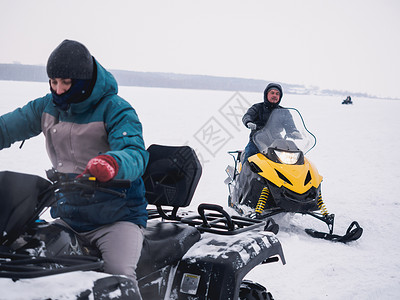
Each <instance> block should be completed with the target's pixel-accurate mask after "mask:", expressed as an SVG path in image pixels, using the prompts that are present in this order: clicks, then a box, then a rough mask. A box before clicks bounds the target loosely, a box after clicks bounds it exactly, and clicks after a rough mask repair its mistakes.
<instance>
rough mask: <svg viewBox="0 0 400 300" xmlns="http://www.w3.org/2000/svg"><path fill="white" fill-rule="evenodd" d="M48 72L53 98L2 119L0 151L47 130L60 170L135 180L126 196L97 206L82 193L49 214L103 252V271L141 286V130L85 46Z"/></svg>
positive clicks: (71, 48) (58, 53) (62, 52)
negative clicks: (138, 280) (138, 281)
mask: <svg viewBox="0 0 400 300" xmlns="http://www.w3.org/2000/svg"><path fill="white" fill-rule="evenodd" d="M47 74H48V76H49V78H50V80H49V83H50V91H51V93H49V94H47V95H46V96H44V97H42V98H38V99H36V100H33V101H31V102H29V103H28V104H26V105H25V106H24V107H22V108H18V109H16V110H15V111H13V112H11V113H8V114H5V115H3V116H1V117H0V149H3V148H7V147H10V145H11V144H12V143H14V142H16V141H22V140H25V139H29V138H31V137H34V136H37V135H39V134H40V133H42V132H43V134H44V135H45V137H46V148H47V152H48V155H49V157H50V160H51V162H52V164H53V167H54V168H55V169H56V170H57V171H58V172H61V173H71V174H76V175H79V174H81V175H83V174H90V175H92V176H95V177H96V178H97V180H99V181H103V182H105V181H109V180H111V179H113V178H115V179H127V180H130V181H131V183H132V184H131V188H130V190H129V191H126V194H127V196H126V198H120V197H118V196H110V195H109V194H107V195H105V194H102V193H97V194H96V197H97V198H96V201H88V200H87V199H83V198H82V197H80V195H78V194H68V195H58V196H57V197H58V198H57V200H58V202H57V206H56V207H54V208H52V210H51V214H52V216H53V217H54V218H57V217H59V218H60V219H61V221H60V222H62V223H63V224H64V225H65V223H66V225H67V226H69V227H70V228H72V229H73V230H74V231H75V232H77V233H78V234H80V235H81V236H82V237H83V238H86V239H87V240H88V241H89V242H90V243H92V244H94V245H96V246H97V247H98V248H99V250H100V251H101V252H102V255H103V260H104V263H105V264H104V269H105V272H108V273H113V274H124V275H127V276H129V277H130V278H131V279H132V280H134V281H135V280H136V275H135V269H136V264H137V261H138V259H139V255H140V251H141V247H142V241H143V233H142V229H141V228H143V227H145V226H146V221H147V212H146V206H147V202H146V199H145V197H144V192H145V190H144V185H143V181H142V179H141V176H142V175H143V173H144V170H145V168H146V165H147V162H148V152H147V151H146V150H145V146H144V141H143V136H142V125H141V123H140V121H139V119H138V116H137V114H136V112H135V110H134V109H133V108H132V106H131V105H130V104H129V103H128V102H126V101H125V100H123V99H122V98H120V97H119V96H118V95H117V92H118V86H117V82H116V80H115V79H114V77H113V76H112V75H111V74H110V73H109V72H107V71H106V70H105V69H104V68H103V67H102V66H101V65H100V64H99V63H98V62H97V61H96V60H95V59H94V57H92V55H91V54H90V52H89V51H88V50H87V48H86V47H85V46H84V45H82V44H81V43H79V42H76V41H71V40H65V41H63V42H62V43H61V44H60V45H59V46H58V47H57V48H56V49H55V50H54V51H53V52H52V53H51V55H50V57H49V60H48V63H47ZM81 175H80V176H81ZM128 237H129V238H128Z"/></svg>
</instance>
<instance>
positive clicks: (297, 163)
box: [225, 108, 363, 243]
mask: <svg viewBox="0 0 400 300" xmlns="http://www.w3.org/2000/svg"><path fill="white" fill-rule="evenodd" d="M285 124H291V125H292V126H286V125H285ZM293 125H294V126H295V130H294V131H293V132H295V134H294V133H293V132H286V130H285V128H293ZM252 138H253V142H254V144H255V145H256V146H257V148H258V150H259V153H257V154H255V155H252V156H250V157H249V158H248V159H247V160H246V161H242V160H243V156H244V155H243V154H244V153H243V151H231V152H228V153H229V154H230V155H231V156H232V157H233V158H234V166H228V167H227V169H226V172H227V174H228V178H227V179H226V180H225V183H226V184H227V185H228V189H229V196H228V205H229V206H230V207H232V208H233V209H234V210H235V211H236V212H237V213H238V214H239V215H241V216H245V217H249V218H254V219H260V220H263V219H267V218H270V217H272V216H274V215H277V214H280V213H300V214H305V215H310V216H312V217H314V218H317V219H318V220H320V221H322V222H324V223H325V224H326V225H327V226H328V230H329V232H327V233H324V232H319V231H316V230H313V229H306V232H307V233H308V234H309V235H311V236H313V237H316V238H323V239H327V240H332V241H339V242H344V243H346V242H349V241H353V240H356V239H358V238H359V237H360V236H361V234H362V231H363V229H362V228H361V227H360V226H359V224H358V222H356V221H355V222H352V224H351V225H350V226H349V227H348V230H347V232H346V234H345V235H343V236H340V235H336V234H334V233H333V227H334V218H335V215H334V214H329V213H328V210H327V208H326V206H325V203H324V201H323V199H322V193H321V182H322V179H323V177H322V176H321V175H320V174H319V172H318V170H317V168H316V167H315V166H314V165H313V164H312V163H311V161H309V160H308V159H307V158H306V157H305V155H306V154H307V153H308V152H309V151H310V150H311V149H312V148H314V146H315V145H316V137H315V136H314V135H313V134H312V133H311V132H310V131H308V129H307V128H306V126H305V124H304V121H303V118H302V116H301V114H300V112H299V111H298V110H296V109H293V108H280V109H275V110H273V112H272V113H271V115H270V117H269V119H268V121H267V123H266V125H265V126H264V127H263V128H262V129H260V130H259V131H257V132H256V133H255V134H254V135H253V137H252Z"/></svg>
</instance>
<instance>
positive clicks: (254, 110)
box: [242, 83, 300, 162]
mask: <svg viewBox="0 0 400 300" xmlns="http://www.w3.org/2000/svg"><path fill="white" fill-rule="evenodd" d="M282 96H283V91H282V87H281V85H280V84H278V83H270V84H268V86H267V87H266V89H265V90H264V102H260V103H256V104H254V105H253V106H251V107H250V108H249V109H248V110H247V112H246V113H245V115H244V116H243V118H242V122H243V124H244V125H245V126H246V127H247V128H248V129H251V132H250V140H249V143H248V144H247V146H246V148H245V150H244V151H245V154H244V158H243V162H246V160H247V159H248V158H249V157H250V156H252V155H254V154H256V153H258V152H259V150H258V148H257V146H256V145H255V144H254V142H253V135H254V133H256V131H257V130H260V129H262V128H263V127H264V126H265V124H267V121H268V119H269V117H270V115H271V113H272V111H273V110H274V109H276V108H283V107H282V106H280V105H279V103H280V102H281V99H282ZM291 127H292V128H294V129H295V127H294V124H293V123H292V126H291ZM291 131H293V130H291ZM292 135H294V136H297V137H300V133H299V132H298V131H296V130H295V131H293V132H292Z"/></svg>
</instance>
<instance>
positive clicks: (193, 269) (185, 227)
mask: <svg viewBox="0 0 400 300" xmlns="http://www.w3.org/2000/svg"><path fill="white" fill-rule="evenodd" d="M148 151H149V153H150V161H149V164H148V167H147V169H146V172H145V174H144V176H143V180H144V183H145V186H146V198H147V200H148V202H149V207H148V216H149V220H148V225H147V228H146V229H145V239H144V244H143V250H142V253H141V257H140V260H139V263H138V266H137V270H136V273H137V279H138V286H135V285H134V284H133V282H132V281H131V280H129V279H128V278H126V277H124V276H117V275H110V274H104V276H103V277H102V278H100V279H97V280H94V281H93V284H91V285H90V286H87V288H85V289H84V290H82V291H80V292H79V293H78V294H76V295H73V297H74V298H76V299H93V298H94V299H139V298H138V297H139V296H138V289H139V290H140V294H141V296H142V297H143V299H145V300H146V299H150V300H157V299H213V300H217V299H221V300H226V299H273V298H272V295H271V293H270V292H268V291H267V290H266V288H265V287H263V286H262V285H260V284H258V283H255V282H251V281H248V280H245V279H244V277H245V275H246V274H247V273H248V272H249V271H250V270H252V269H253V268H255V267H256V266H259V265H262V264H266V263H270V262H276V261H279V260H281V262H282V263H283V264H285V258H284V255H283V251H282V247H281V244H280V242H279V240H278V239H277V238H276V236H275V233H276V229H277V227H276V224H275V223H274V221H273V220H272V219H270V220H259V219H251V218H247V217H242V216H230V215H229V214H228V213H227V212H226V211H225V210H224V209H223V208H222V207H221V206H218V205H215V204H207V203H203V204H201V205H199V206H198V209H197V212H193V211H190V210H186V209H188V208H187V207H188V206H189V204H190V202H191V199H192V197H193V194H194V192H195V189H196V186H197V184H198V182H199V179H200V176H201V172H202V170H201V165H200V163H199V160H198V158H197V156H196V154H195V152H194V151H193V149H192V148H190V147H188V146H183V147H171V146H161V145H152V146H150V147H149V149H148ZM47 177H48V180H47V179H44V178H42V177H40V176H36V175H31V174H23V173H16V172H10V171H3V172H0V184H1V189H0V199H1V201H0V206H1V207H0V230H1V232H3V233H4V234H3V236H2V237H0V242H1V243H0V245H1V246H0V250H1V251H0V277H3V279H1V278H0V280H6V279H4V278H10V279H12V280H10V281H9V287H10V289H12V288H13V285H15V281H20V280H25V281H26V279H28V278H29V279H31V280H30V281H29V280H28V281H26V282H25V284H26V285H25V286H26V288H29V284H35V282H34V279H35V278H38V277H43V276H48V278H49V281H51V280H52V276H54V275H55V274H58V275H66V274H64V273H71V272H78V271H91V272H96V274H97V272H99V273H101V272H102V266H103V262H102V260H101V256H100V255H99V253H98V252H97V251H96V249H93V248H92V247H91V246H90V245H86V244H85V243H83V241H81V240H80V239H79V238H78V237H77V236H76V235H75V234H74V232H73V231H71V230H69V229H67V228H65V227H63V226H60V224H58V223H57V222H56V221H53V220H51V221H46V220H43V219H42V218H41V212H43V211H44V210H45V209H46V208H48V207H50V206H52V205H53V204H54V203H55V200H54V195H55V193H68V192H71V191H80V192H81V193H82V195H85V196H88V197H90V195H93V193H96V192H97V191H102V192H110V193H115V192H116V191H115V189H112V190H111V189H110V187H118V188H120V191H121V193H120V195H121V197H124V188H126V187H128V186H129V184H130V182H129V181H123V180H113V181H111V182H107V183H100V182H98V181H97V180H96V179H95V178H93V177H89V176H83V177H80V178H76V177H75V176H70V174H62V173H58V172H56V171H55V170H49V171H48V172H47ZM274 232H275V233H274ZM32 278H33V279H32ZM61 295H62V294H61ZM64 296H65V295H64ZM64 296H63V297H64ZM68 296H71V295H68ZM35 298H40V296H39V295H35Z"/></svg>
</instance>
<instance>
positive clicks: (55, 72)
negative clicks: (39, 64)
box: [47, 40, 93, 79]
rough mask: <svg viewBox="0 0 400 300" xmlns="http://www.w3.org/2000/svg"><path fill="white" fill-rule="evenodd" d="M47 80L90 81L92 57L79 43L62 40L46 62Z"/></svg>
mask: <svg viewBox="0 0 400 300" xmlns="http://www.w3.org/2000/svg"><path fill="white" fill-rule="evenodd" d="M47 75H48V76H49V78H71V79H92V76H93V57H92V55H91V54H90V52H89V50H88V49H87V48H86V47H85V46H84V45H82V44H81V43H79V42H76V41H71V40H64V41H63V42H62V43H61V44H60V45H58V47H57V48H56V49H54V51H53V52H52V53H51V54H50V57H49V60H48V61H47Z"/></svg>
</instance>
